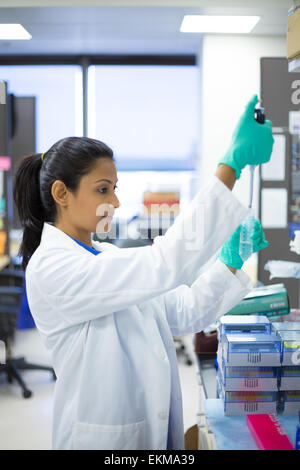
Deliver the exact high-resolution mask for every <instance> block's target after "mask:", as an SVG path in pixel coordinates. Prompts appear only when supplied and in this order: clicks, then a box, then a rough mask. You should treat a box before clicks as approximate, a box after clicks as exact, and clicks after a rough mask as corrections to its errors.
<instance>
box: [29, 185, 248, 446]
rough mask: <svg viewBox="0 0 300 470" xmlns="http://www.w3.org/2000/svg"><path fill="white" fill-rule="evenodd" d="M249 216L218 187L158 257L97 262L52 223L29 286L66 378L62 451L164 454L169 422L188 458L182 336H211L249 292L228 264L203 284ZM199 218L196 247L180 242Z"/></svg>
mask: <svg viewBox="0 0 300 470" xmlns="http://www.w3.org/2000/svg"><path fill="white" fill-rule="evenodd" d="M246 214H247V210H246V209H245V208H244V207H243V206H242V205H241V204H240V203H239V202H238V200H237V199H236V198H235V197H234V196H233V195H232V193H231V192H230V191H229V190H228V189H227V187H226V186H225V185H223V183H221V182H220V181H219V180H218V179H217V178H216V177H213V178H212V180H211V181H210V183H209V184H208V185H207V186H206V187H205V188H203V190H202V192H201V193H199V194H198V195H197V196H196V197H195V199H194V200H193V201H192V203H191V204H190V205H189V207H188V208H187V210H185V211H183V212H182V213H181V214H180V215H179V216H178V217H177V219H176V220H175V223H174V224H173V225H172V227H170V228H169V230H168V231H167V233H166V234H165V235H164V236H162V237H157V238H156V239H155V242H154V244H153V245H152V246H146V247H140V248H126V249H118V248H116V247H115V246H113V245H110V244H108V243H99V242H95V243H93V245H94V247H95V248H96V249H98V250H101V251H102V253H101V254H99V255H97V256H95V255H94V254H92V253H90V252H88V251H87V250H85V249H84V248H83V247H82V246H80V245H78V244H77V243H76V242H75V241H74V240H73V239H72V238H70V237H69V236H68V235H66V234H65V233H64V232H62V231H61V230H59V229H58V228H56V227H54V226H53V225H51V224H49V223H45V224H44V228H43V232H42V238H41V243H40V245H39V247H38V248H37V250H36V251H35V252H34V254H33V256H32V257H31V259H30V261H29V264H28V267H27V270H26V285H27V294H28V301H29V306H30V310H31V312H32V314H33V317H34V319H35V322H36V325H37V328H38V330H39V332H40V334H41V336H42V338H43V339H44V340H45V344H46V346H47V348H48V349H49V350H50V352H51V357H52V361H53V367H54V370H55V373H56V375H57V383H56V386H55V399H54V416H53V448H54V449H105V450H124V449H157V450H160V449H162V450H163V449H166V444H167V434H168V422H169V421H170V445H171V448H172V449H183V448H184V433H183V416H182V398H181V389H180V382H179V375H178V368H177V360H176V351H175V348H174V343H173V336H172V335H174V336H179V335H184V334H187V333H194V332H198V331H201V330H203V329H204V328H205V327H207V326H208V325H210V324H211V323H213V322H214V321H215V320H216V319H217V318H218V317H220V316H221V315H223V314H225V313H226V312H227V311H228V310H229V309H230V308H231V307H233V306H234V305H235V304H236V303H237V302H239V301H240V300H241V299H242V298H243V297H244V295H245V294H246V293H248V292H249V290H250V288H251V284H250V282H249V278H248V276H246V274H245V273H243V272H242V271H237V274H236V275H233V274H232V273H231V272H230V271H229V269H228V268H227V267H226V266H224V265H223V264H222V263H221V262H220V261H219V260H218V261H216V262H215V263H214V264H213V265H212V267H211V268H210V269H209V270H208V271H207V272H205V273H204V274H202V275H200V276H199V277H198V278H196V274H197V272H198V270H199V267H201V266H202V265H203V264H204V263H206V261H207V260H208V259H209V258H210V257H211V256H212V255H213V254H214V253H216V252H217V250H218V249H219V247H220V246H221V245H222V244H223V242H224V241H225V240H226V239H227V238H228V236H230V234H231V233H232V232H233V231H234V230H235V228H236V227H237V226H238V225H239V224H240V223H241V222H242V220H243V219H244V217H245V216H246ZM199 215H200V219H199V220H200V222H201V227H200V229H199V227H198V228H197V233H196V239H195V240H196V241H197V243H198V246H197V247H196V248H195V247H194V248H193V247H192V246H191V245H189V244H188V243H187V242H186V240H184V239H183V238H182V236H181V235H182V230H183V227H184V226H185V227H189V226H191V224H192V223H194V221H195V217H196V216H199ZM191 278H194V282H193V284H192V285H191V286H188V285H187V283H188V279H191ZM195 386H196V385H195ZM169 414H170V416H169Z"/></svg>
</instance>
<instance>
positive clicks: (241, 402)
mask: <svg viewBox="0 0 300 470" xmlns="http://www.w3.org/2000/svg"><path fill="white" fill-rule="evenodd" d="M217 387H218V396H219V397H220V398H221V400H222V401H223V406H224V414H225V416H245V415H247V414H250V413H251V414H252V413H253V414H258V413H273V414H275V413H277V393H276V392H259V391H256V392H253V391H240V392H226V391H225V390H224V388H223V385H222V383H221V382H220V378H219V376H218V378H217Z"/></svg>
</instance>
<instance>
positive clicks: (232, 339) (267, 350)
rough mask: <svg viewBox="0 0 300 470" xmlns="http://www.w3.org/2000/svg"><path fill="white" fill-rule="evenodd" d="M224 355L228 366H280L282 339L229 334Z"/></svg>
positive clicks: (268, 336) (257, 335)
mask: <svg viewBox="0 0 300 470" xmlns="http://www.w3.org/2000/svg"><path fill="white" fill-rule="evenodd" d="M222 353H223V358H224V362H225V364H226V365H228V366H251V365H253V366H264V367H274V366H280V365H281V338H280V337H279V336H276V335H271V334H270V335H264V334H255V335H253V334H244V335H237V334H227V335H224V340H223V349H222Z"/></svg>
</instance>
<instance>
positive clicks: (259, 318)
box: [219, 315, 271, 341]
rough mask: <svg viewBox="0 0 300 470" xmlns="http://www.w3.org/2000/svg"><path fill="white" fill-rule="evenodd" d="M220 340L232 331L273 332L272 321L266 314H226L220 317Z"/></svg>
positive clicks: (239, 332) (238, 332)
mask: <svg viewBox="0 0 300 470" xmlns="http://www.w3.org/2000/svg"><path fill="white" fill-rule="evenodd" d="M219 331H220V337H219V339H220V341H222V338H223V336H224V335H225V334H231V333H237V334H241V333H253V334H256V333H265V334H268V333H271V323H270V321H269V319H268V318H267V317H266V316H264V315H225V316H223V317H221V319H220V328H219Z"/></svg>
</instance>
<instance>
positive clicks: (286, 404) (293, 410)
mask: <svg viewBox="0 0 300 470" xmlns="http://www.w3.org/2000/svg"><path fill="white" fill-rule="evenodd" d="M281 404H282V413H283V414H284V415H291V414H297V413H299V411H300V390H286V391H285V392H281Z"/></svg>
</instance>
